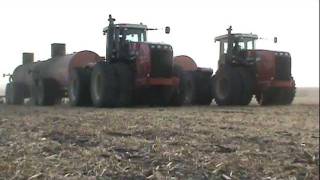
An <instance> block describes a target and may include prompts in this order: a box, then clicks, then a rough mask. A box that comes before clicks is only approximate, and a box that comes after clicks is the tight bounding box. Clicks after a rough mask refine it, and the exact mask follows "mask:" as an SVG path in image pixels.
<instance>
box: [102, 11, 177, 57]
mask: <svg viewBox="0 0 320 180" xmlns="http://www.w3.org/2000/svg"><path fill="white" fill-rule="evenodd" d="M108 20H109V26H107V27H105V28H104V29H103V33H104V35H107V46H106V57H107V60H110V61H114V60H130V59H131V60H132V59H135V57H134V56H135V54H136V52H135V51H137V46H139V44H142V43H144V44H150V43H148V42H147V31H149V30H158V29H156V28H148V27H147V26H146V25H144V24H142V23H140V24H114V21H115V19H113V18H112V17H111V15H110V16H109V19H108ZM165 32H166V33H167V34H168V33H170V27H166V28H165ZM170 47H171V46H170Z"/></svg>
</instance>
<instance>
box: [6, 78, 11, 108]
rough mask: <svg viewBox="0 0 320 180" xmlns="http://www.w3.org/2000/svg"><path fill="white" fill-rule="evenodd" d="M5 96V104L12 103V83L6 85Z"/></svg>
mask: <svg viewBox="0 0 320 180" xmlns="http://www.w3.org/2000/svg"><path fill="white" fill-rule="evenodd" d="M5 98H6V103H7V104H12V83H8V84H7V85H6V90H5Z"/></svg>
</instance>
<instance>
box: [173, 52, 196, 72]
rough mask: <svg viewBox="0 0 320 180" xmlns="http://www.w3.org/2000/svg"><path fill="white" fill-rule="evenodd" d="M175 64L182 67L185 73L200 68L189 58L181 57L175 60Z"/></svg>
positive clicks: (176, 57)
mask: <svg viewBox="0 0 320 180" xmlns="http://www.w3.org/2000/svg"><path fill="white" fill-rule="evenodd" d="M173 63H174V64H177V65H178V66H180V67H181V68H182V69H183V70H184V71H196V70H197V69H198V66H197V64H196V62H195V61H194V60H193V59H192V58H191V57H189V56H185V55H181V56H175V57H174V58H173Z"/></svg>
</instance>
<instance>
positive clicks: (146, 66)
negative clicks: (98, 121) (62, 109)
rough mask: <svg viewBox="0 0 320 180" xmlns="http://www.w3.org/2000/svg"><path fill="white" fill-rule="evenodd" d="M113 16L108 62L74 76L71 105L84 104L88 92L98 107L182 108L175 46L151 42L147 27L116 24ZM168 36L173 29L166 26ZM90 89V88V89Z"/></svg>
mask: <svg viewBox="0 0 320 180" xmlns="http://www.w3.org/2000/svg"><path fill="white" fill-rule="evenodd" d="M114 21H115V19H113V18H112V17H111V15H109V26H108V27H106V28H104V30H103V32H104V34H106V35H107V47H106V60H103V61H100V62H98V63H97V64H96V65H95V66H94V67H93V68H88V69H86V68H81V69H78V70H77V71H75V72H74V73H73V76H71V82H70V85H69V98H70V101H71V104H74V105H81V104H82V103H86V102H87V101H83V102H82V100H84V97H86V96H87V94H88V92H90V94H91V98H87V99H88V100H89V101H90V100H91V101H92V103H93V105H94V106H96V107H103V106H106V107H121V106H130V105H132V104H149V105H160V106H166V105H170V104H172V105H181V104H182V97H183V96H184V94H183V91H182V90H181V89H180V87H181V88H182V86H180V79H179V74H181V73H179V72H180V71H179V69H177V68H174V67H173V50H172V47H171V45H169V44H163V43H150V42H148V41H147V31H149V30H156V29H150V28H148V27H147V26H146V25H143V24H114ZM165 30H166V33H169V32H170V28H169V27H166V29H165ZM89 87H90V88H89Z"/></svg>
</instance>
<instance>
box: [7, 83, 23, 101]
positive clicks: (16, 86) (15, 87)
mask: <svg viewBox="0 0 320 180" xmlns="http://www.w3.org/2000/svg"><path fill="white" fill-rule="evenodd" d="M24 91H25V86H24V85H23V84H22V83H18V82H10V83H8V84H7V86H6V95H5V96H6V102H7V103H8V104H14V105H21V104H23V102H24Z"/></svg>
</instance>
